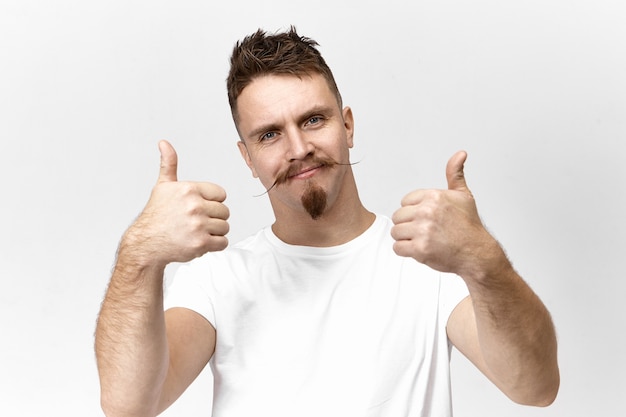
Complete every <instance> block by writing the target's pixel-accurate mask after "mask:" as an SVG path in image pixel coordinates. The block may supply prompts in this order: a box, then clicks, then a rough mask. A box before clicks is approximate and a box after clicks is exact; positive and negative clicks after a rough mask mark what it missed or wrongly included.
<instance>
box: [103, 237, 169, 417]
mask: <svg viewBox="0 0 626 417" xmlns="http://www.w3.org/2000/svg"><path fill="white" fill-rule="evenodd" d="M163 270H164V268H163V267H162V266H150V265H148V266H144V265H142V264H141V263H139V262H136V259H135V258H134V257H133V256H128V254H127V253H124V250H123V249H120V255H119V256H118V261H117V265H116V267H115V270H114V272H113V274H112V277H111V282H110V284H109V288H108V290H107V294H106V296H105V299H104V301H103V303H102V307H101V311H100V315H99V318H98V324H97V328H96V346H95V347H96V357H97V362H98V370H99V373H100V385H101V402H102V408H103V409H104V411H105V413H106V414H107V416H110V417H111V416H118V415H119V416H153V415H155V414H156V407H157V405H158V400H159V396H160V392H161V387H162V385H163V382H164V380H165V377H166V374H167V369H168V362H169V359H168V348H167V339H166V333H165V322H164V313H163Z"/></svg>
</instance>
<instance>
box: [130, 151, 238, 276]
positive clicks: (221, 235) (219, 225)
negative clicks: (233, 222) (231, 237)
mask: <svg viewBox="0 0 626 417" xmlns="http://www.w3.org/2000/svg"><path fill="white" fill-rule="evenodd" d="M159 151H160V153H161V169H160V171H159V178H158V181H157V184H156V185H155V186H154V188H153V189H152V194H151V195H150V200H149V201H148V203H147V205H146V207H145V208H144V210H143V212H142V213H141V214H140V215H139V217H138V218H137V220H136V221H135V223H134V224H133V225H132V226H131V227H130V228H129V230H128V231H127V233H126V235H125V241H126V245H128V244H131V245H134V246H135V247H136V248H138V247H140V249H137V250H136V251H135V253H141V257H142V261H145V262H147V263H150V264H152V265H157V266H163V267H164V266H165V265H167V264H168V263H170V262H187V261H190V260H191V259H193V258H196V257H198V256H201V255H203V254H204V253H206V252H209V251H219V250H222V249H224V248H226V246H228V240H227V238H226V237H225V235H226V233H228V230H229V225H228V222H227V219H228V217H229V210H228V208H227V207H226V206H225V205H224V204H223V202H224V200H225V199H226V192H225V191H224V189H222V188H221V187H220V186H218V185H215V184H211V183H207V182H180V181H178V178H177V168H178V157H177V155H176V151H175V150H174V148H173V147H172V145H171V144H170V143H169V142H167V141H161V142H159Z"/></svg>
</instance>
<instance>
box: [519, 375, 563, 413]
mask: <svg viewBox="0 0 626 417" xmlns="http://www.w3.org/2000/svg"><path fill="white" fill-rule="evenodd" d="M560 385H561V381H560V375H559V372H558V370H556V372H555V373H554V375H552V376H551V377H548V378H545V379H543V380H542V381H540V382H536V383H534V384H532V387H527V388H526V389H524V390H520V391H519V392H518V394H517V395H510V396H509V397H510V398H511V400H513V401H514V402H516V403H518V404H520V405H527V406H533V407H548V406H550V405H552V404H553V403H554V401H555V400H556V397H557V395H558V393H559V387H560Z"/></svg>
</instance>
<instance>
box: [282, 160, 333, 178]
mask: <svg viewBox="0 0 626 417" xmlns="http://www.w3.org/2000/svg"><path fill="white" fill-rule="evenodd" d="M323 166H324V165H323V164H320V165H315V166H312V167H308V168H304V169H301V170H299V171H298V172H296V173H294V174H291V175H288V176H287V179H288V180H298V179H307V178H310V177H312V176H313V175H315V173H316V172H317V171H318V170H320V169H321V168H322V167H323Z"/></svg>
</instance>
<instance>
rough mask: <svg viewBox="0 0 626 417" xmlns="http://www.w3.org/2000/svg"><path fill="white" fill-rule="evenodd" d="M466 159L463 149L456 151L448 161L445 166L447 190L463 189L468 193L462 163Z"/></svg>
mask: <svg viewBox="0 0 626 417" xmlns="http://www.w3.org/2000/svg"><path fill="white" fill-rule="evenodd" d="M466 160H467V153H466V152H465V151H458V152H457V153H455V154H454V155H452V158H450V160H449V161H448V165H447V166H446V179H447V180H448V190H455V191H464V192H467V193H470V194H471V192H470V190H469V188H468V187H467V183H466V182H465V173H464V172H463V165H464V164H465V161H466Z"/></svg>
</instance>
